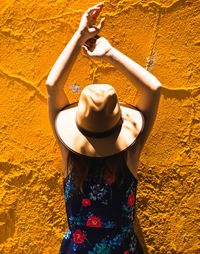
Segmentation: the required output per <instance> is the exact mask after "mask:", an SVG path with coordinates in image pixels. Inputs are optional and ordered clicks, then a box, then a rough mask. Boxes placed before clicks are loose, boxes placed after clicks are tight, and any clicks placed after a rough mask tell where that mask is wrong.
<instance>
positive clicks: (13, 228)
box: [0, 0, 200, 254]
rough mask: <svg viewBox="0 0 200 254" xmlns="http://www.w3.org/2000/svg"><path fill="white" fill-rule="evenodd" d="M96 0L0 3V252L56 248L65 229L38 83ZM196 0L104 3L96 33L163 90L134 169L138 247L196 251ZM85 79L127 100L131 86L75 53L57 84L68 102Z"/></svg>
mask: <svg viewBox="0 0 200 254" xmlns="http://www.w3.org/2000/svg"><path fill="white" fill-rule="evenodd" d="M96 3H98V1H87V0H86V1H80V0H73V1H72V0H68V1H67V0H66V1H65V0H54V1H53V0H38V1H30V0H21V1H19V0H4V1H1V2H0V13H1V20H0V21H1V28H0V32H1V33H0V40H1V41H0V43H1V56H0V84H1V85H0V104H1V107H0V128H1V136H0V141H1V146H0V200H1V201H0V252H1V253H3V254H11V253H12V254H23V253H31V254H49V253H55V254H56V253H58V251H59V248H60V244H61V240H62V238H63V235H64V233H65V232H66V230H67V217H66V213H65V206H64V205H65V204H64V195H63V186H62V181H63V168H62V160H61V154H60V151H59V147H58V144H57V143H56V141H55V138H54V136H53V133H52V130H51V127H50V123H49V119H48V113H47V91H46V87H45V81H46V79H47V76H48V73H49V71H50V69H51V67H52V66H53V64H54V62H55V61H56V59H57V57H58V56H59V54H60V53H61V52H62V50H63V49H64V47H65V45H66V44H67V42H68V41H69V40H70V38H71V36H72V35H73V33H74V32H75V31H76V29H77V27H78V24H79V20H80V18H81V16H82V14H83V12H84V11H85V10H86V9H87V8H89V7H90V6H92V5H93V4H96ZM199 13H200V1H199V0H155V1H151V0H121V1H114V0H113V1H112V0H108V1H105V7H104V10H103V13H102V17H103V16H104V17H106V20H105V27H104V29H103V30H102V32H101V35H102V36H105V37H106V38H107V39H108V40H109V42H110V43H111V44H112V45H113V46H114V47H116V48H117V49H118V50H120V51H122V52H123V53H124V54H126V55H128V56H129V57H131V58H132V59H133V60H135V61H136V62H138V63H139V64H141V65H142V66H143V67H144V68H146V69H148V70H149V71H150V72H151V73H153V74H154V75H155V76H156V77H157V78H158V79H159V80H160V82H161V83H162V85H163V89H162V95H161V99H160V105H159V110H158V115H157V120H156V122H155V125H154V127H153V130H152V132H151V134H150V136H149V138H148V140H147V143H146V145H145V147H144V150H143V153H142V155H141V158H140V166H139V169H138V178H139V183H138V191H137V213H136V221H135V222H136V223H135V225H134V228H135V231H136V232H137V234H138V237H139V239H140V240H141V242H142V244H143V247H144V249H145V253H153V254H154V253H155V254H158V253H159V254H165V253H167V254H168V253H169V254H171V253H174V254H177V253H180V254H182V253H187V254H189V253H191V254H195V253H199V252H198V245H197V243H198V240H197V237H198V231H197V225H198V206H197V204H198V201H199V197H198V186H197V181H198V154H199V136H200V133H199V129H200V124H199V119H200V106H199V101H200V95H199V91H200V89H199V88H200V81H199V74H200V64H199V59H200V30H199V27H200V15H199ZM90 83H108V84H111V85H113V86H114V87H115V88H116V90H117V93H118V95H119V97H120V100H121V101H126V102H128V103H133V104H134V102H135V99H136V97H137V96H138V93H137V91H136V89H135V87H134V84H133V83H132V82H131V81H130V80H128V79H127V78H126V77H125V76H124V75H123V74H122V73H121V72H119V71H118V70H116V69H115V68H114V67H113V66H112V65H110V64H109V63H107V62H103V61H100V60H99V61H98V60H94V59H91V58H89V57H88V56H86V55H85V54H84V52H83V51H81V53H80V54H79V56H78V58H77V61H76V63H75V65H74V67H73V69H72V72H71V73H70V76H69V79H68V80H67V82H66V85H65V91H66V93H67V96H68V97H69V100H70V102H73V101H76V100H78V97H79V94H80V91H81V90H82V89H83V88H84V86H86V85H87V84H90Z"/></svg>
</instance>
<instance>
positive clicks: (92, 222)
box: [86, 216, 101, 228]
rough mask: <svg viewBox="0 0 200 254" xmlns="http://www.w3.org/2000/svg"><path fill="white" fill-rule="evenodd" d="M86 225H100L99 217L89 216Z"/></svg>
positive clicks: (98, 226)
mask: <svg viewBox="0 0 200 254" xmlns="http://www.w3.org/2000/svg"><path fill="white" fill-rule="evenodd" d="M86 225H87V226H88V227H95V228H100V227H101V221H100V218H99V217H97V216H89V217H88V220H87V223H86Z"/></svg>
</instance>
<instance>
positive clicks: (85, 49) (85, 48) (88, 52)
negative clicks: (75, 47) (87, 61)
mask: <svg viewBox="0 0 200 254" xmlns="http://www.w3.org/2000/svg"><path fill="white" fill-rule="evenodd" d="M82 49H83V50H84V52H85V53H86V54H87V55H89V56H91V54H90V51H89V50H88V49H87V47H86V46H84V45H83V46H82Z"/></svg>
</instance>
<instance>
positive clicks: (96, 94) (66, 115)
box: [55, 84, 144, 157]
mask: <svg viewBox="0 0 200 254" xmlns="http://www.w3.org/2000/svg"><path fill="white" fill-rule="evenodd" d="M55 127H56V132H57V134H58V137H59V139H60V140H61V142H62V143H63V144H64V145H65V146H66V147H67V148H68V149H70V150H72V151H73V152H75V153H78V154H82V155H86V156H91V157H107V156H111V155H114V154H117V153H119V152H121V151H124V150H125V149H127V148H128V147H130V146H131V145H133V144H134V143H135V141H136V138H137V137H138V136H139V135H140V134H141V131H142V129H143V127H144V117H143V114H142V113H141V112H140V111H139V110H138V109H137V108H136V107H134V106H131V105H129V104H124V103H120V102H119V101H118V98H117V94H116V91H115V89H114V88H113V87H112V86H110V85H107V84H102V85H100V84H98V85H94V84H92V85H88V86H86V87H85V88H84V89H83V90H82V92H81V95H80V99H79V102H77V103H73V104H70V105H67V106H65V107H64V108H63V109H62V110H61V111H59V113H58V115H57V116H56V120H55Z"/></svg>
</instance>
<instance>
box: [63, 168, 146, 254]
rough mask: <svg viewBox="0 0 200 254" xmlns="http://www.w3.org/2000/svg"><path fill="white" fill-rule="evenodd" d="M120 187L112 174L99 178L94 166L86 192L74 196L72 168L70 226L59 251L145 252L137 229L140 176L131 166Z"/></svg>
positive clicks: (67, 189)
mask: <svg viewBox="0 0 200 254" xmlns="http://www.w3.org/2000/svg"><path fill="white" fill-rule="evenodd" d="M124 170H125V171H124V174H125V178H124V181H123V184H122V185H121V186H120V187H119V186H118V185H117V184H116V183H115V182H114V181H113V179H112V178H111V177H108V178H105V179H104V180H105V181H104V182H101V183H99V182H98V177H99V174H98V171H95V170H92V172H90V173H89V174H88V176H87V179H86V180H84V185H83V190H84V193H85V194H83V193H81V192H79V193H78V195H76V196H72V193H73V185H72V178H73V174H72V172H71V173H70V174H69V175H68V176H67V177H66V178H65V179H64V181H63V183H64V184H63V186H64V198H65V204H66V213H67V219H68V226H69V228H68V230H67V231H66V233H65V234H64V236H63V239H62V242H61V247H60V251H59V254H73V253H77V254H101V253H102V254H143V250H142V248H141V245H140V242H139V240H138V238H137V236H136V234H135V233H134V230H133V223H134V216H135V210H136V188H137V183H138V180H137V179H136V178H135V177H134V176H133V174H132V173H131V172H130V170H129V169H128V167H127V166H126V167H125V169H124Z"/></svg>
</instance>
